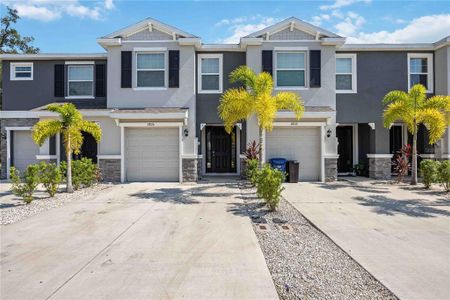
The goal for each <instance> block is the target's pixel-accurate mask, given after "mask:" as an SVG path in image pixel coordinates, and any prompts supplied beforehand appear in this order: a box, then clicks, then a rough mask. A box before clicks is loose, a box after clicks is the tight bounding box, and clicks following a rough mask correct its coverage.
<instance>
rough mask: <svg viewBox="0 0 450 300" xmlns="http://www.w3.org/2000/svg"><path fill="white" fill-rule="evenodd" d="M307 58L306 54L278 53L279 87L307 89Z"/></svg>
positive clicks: (276, 79)
mask: <svg viewBox="0 0 450 300" xmlns="http://www.w3.org/2000/svg"><path fill="white" fill-rule="evenodd" d="M305 57H306V53H305V52H276V63H275V67H276V71H275V77H276V78H275V82H276V86H277V87H288V88H289V87H306V80H305V78H306V59H305Z"/></svg>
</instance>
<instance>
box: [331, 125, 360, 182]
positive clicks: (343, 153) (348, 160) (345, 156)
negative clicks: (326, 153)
mask: <svg viewBox="0 0 450 300" xmlns="http://www.w3.org/2000/svg"><path fill="white" fill-rule="evenodd" d="M353 131H354V126H352V125H343V126H338V127H336V137H337V139H338V143H339V144H338V154H339V158H338V165H337V168H338V173H340V174H349V173H353V166H354V165H355V164H356V163H357V162H356V161H354V154H355V153H354V150H353V142H354V141H353V140H354V132H353Z"/></svg>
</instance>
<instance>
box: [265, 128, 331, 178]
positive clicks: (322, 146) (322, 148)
mask: <svg viewBox="0 0 450 300" xmlns="http://www.w3.org/2000/svg"><path fill="white" fill-rule="evenodd" d="M326 125H327V123H326V122H297V121H293V122H274V123H273V127H277V128H278V127H284V128H299V127H320V181H322V182H324V181H325V142H324V136H325V126H326ZM266 141H267V138H266V131H264V151H263V152H264V153H263V154H264V157H263V161H266V150H267V146H266Z"/></svg>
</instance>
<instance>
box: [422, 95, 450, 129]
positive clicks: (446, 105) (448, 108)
mask: <svg viewBox="0 0 450 300" xmlns="http://www.w3.org/2000/svg"><path fill="white" fill-rule="evenodd" d="M423 108H425V109H427V108H435V109H438V110H440V111H441V112H442V113H443V114H444V115H445V119H446V120H447V125H450V96H439V95H437V96H433V97H431V98H428V99H427V100H426V101H425V103H424V105H423Z"/></svg>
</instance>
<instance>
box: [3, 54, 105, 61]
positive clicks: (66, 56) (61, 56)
mask: <svg viewBox="0 0 450 300" xmlns="http://www.w3.org/2000/svg"><path fill="white" fill-rule="evenodd" d="M107 57H108V54H107V53H37V54H0V61H2V60H53V59H106V58H107Z"/></svg>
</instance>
